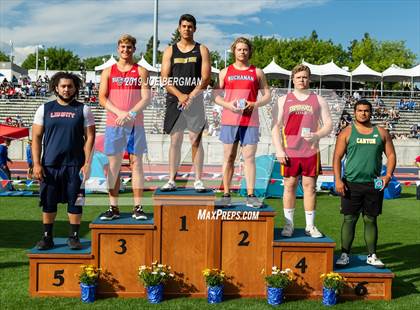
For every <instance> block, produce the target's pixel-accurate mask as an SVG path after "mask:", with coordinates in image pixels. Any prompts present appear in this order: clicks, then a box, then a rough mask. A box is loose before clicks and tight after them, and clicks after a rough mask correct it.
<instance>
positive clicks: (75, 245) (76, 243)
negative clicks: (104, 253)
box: [67, 236, 82, 250]
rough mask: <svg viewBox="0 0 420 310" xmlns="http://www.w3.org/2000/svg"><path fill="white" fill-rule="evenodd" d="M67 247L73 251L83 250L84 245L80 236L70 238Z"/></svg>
mask: <svg viewBox="0 0 420 310" xmlns="http://www.w3.org/2000/svg"><path fill="white" fill-rule="evenodd" d="M67 245H68V246H69V248H70V249H71V250H81V249H82V244H81V243H80V239H79V236H70V237H69V238H68V239H67Z"/></svg>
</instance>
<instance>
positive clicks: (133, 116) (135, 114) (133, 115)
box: [128, 111, 137, 118]
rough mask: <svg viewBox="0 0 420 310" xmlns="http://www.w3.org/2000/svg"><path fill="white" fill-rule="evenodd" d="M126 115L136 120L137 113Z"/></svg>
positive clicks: (131, 112) (132, 112)
mask: <svg viewBox="0 0 420 310" xmlns="http://www.w3.org/2000/svg"><path fill="white" fill-rule="evenodd" d="M128 115H130V117H131V118H136V116H137V112H134V111H130V112H128Z"/></svg>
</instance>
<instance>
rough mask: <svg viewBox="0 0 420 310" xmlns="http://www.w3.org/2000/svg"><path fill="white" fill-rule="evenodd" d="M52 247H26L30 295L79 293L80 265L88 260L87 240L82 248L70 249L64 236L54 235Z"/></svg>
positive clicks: (64, 295) (74, 294)
mask: <svg viewBox="0 0 420 310" xmlns="http://www.w3.org/2000/svg"><path fill="white" fill-rule="evenodd" d="M54 243H55V246H54V248H53V249H51V250H47V251H39V250H37V249H36V248H32V249H31V250H29V253H28V257H29V268H30V274H29V293H30V294H31V295H32V296H63V297H77V296H80V286H79V279H78V276H77V275H78V274H79V272H80V266H81V265H86V264H91V263H92V255H91V248H90V241H87V240H81V243H82V246H83V248H82V249H81V250H70V249H69V248H68V246H67V239H66V238H54Z"/></svg>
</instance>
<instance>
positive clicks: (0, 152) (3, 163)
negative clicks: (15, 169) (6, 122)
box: [0, 138, 13, 180]
mask: <svg viewBox="0 0 420 310" xmlns="http://www.w3.org/2000/svg"><path fill="white" fill-rule="evenodd" d="M10 142H11V139H9V138H5V139H4V142H3V143H2V144H0V168H1V169H2V170H3V171H4V173H5V174H6V175H7V179H8V180H11V179H12V174H11V172H10V169H9V166H8V165H7V163H11V164H13V161H12V160H11V159H10V158H9V156H8V154H7V152H8V148H9V146H10Z"/></svg>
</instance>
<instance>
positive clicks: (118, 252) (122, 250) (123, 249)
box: [114, 239, 127, 255]
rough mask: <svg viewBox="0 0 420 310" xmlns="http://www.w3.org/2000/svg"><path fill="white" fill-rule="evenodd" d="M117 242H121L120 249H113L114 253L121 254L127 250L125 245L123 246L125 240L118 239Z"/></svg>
mask: <svg viewBox="0 0 420 310" xmlns="http://www.w3.org/2000/svg"><path fill="white" fill-rule="evenodd" d="M118 242H120V243H121V244H120V248H121V251H114V252H115V254H119V255H122V254H124V253H125V252H127V247H126V246H125V245H126V244H127V241H125V239H119V240H118Z"/></svg>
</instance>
